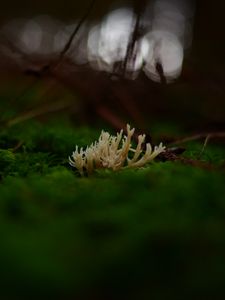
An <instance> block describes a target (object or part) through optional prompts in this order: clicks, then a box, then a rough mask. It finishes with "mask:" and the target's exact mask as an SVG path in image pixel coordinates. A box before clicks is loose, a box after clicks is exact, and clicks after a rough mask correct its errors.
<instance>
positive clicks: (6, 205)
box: [0, 121, 225, 299]
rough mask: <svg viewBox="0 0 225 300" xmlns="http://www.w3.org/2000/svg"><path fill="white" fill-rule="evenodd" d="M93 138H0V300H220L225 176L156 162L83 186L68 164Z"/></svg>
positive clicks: (32, 133)
mask: <svg viewBox="0 0 225 300" xmlns="http://www.w3.org/2000/svg"><path fill="white" fill-rule="evenodd" d="M99 131H100V130H99ZM98 135H99V132H98V131H97V130H94V129H87V128H86V129H85V128H74V127H73V126H72V125H71V124H70V123H68V122H66V121H57V122H52V123H48V124H41V123H35V122H28V123H26V124H23V125H20V126H16V127H12V128H10V129H5V130H2V131H1V132H0V176H1V182H0V231H1V247H0V265H1V269H0V277H1V280H0V295H1V296H2V297H1V299H25V298H28V299H34V298H38V299H44V298H47V297H50V298H51V297H54V298H60V299H71V298H70V297H71V296H72V297H73V298H74V297H75V299H125V298H129V299H150V298H153V299H168V298H173V299H223V298H220V295H222V294H223V293H225V285H224V283H225V254H224V253H225V234H224V233H225V222H224V220H225V184H224V182H225V181H224V177H225V176H224V172H223V171H206V170H202V169H200V168H194V167H191V166H185V165H182V164H180V163H174V162H166V163H162V162H156V163H154V164H151V165H149V166H148V167H146V168H144V169H140V170H129V171H128V170H126V171H121V172H117V173H113V172H111V171H98V172H96V174H95V175H93V176H92V177H90V178H80V177H79V176H78V174H77V173H76V172H75V171H74V170H72V169H71V168H70V167H69V165H68V156H69V155H70V154H71V152H72V151H73V150H74V147H75V145H76V144H78V145H79V146H85V145H88V144H90V143H91V142H92V141H94V140H95V139H96V137H98ZM201 147H202V145H201V144H198V143H195V144H193V145H190V147H189V148H188V150H187V152H186V154H185V155H186V156H187V157H191V158H193V157H195V156H196V155H198V154H199V151H200V150H201ZM224 154H225V151H224V148H222V147H219V146H217V147H212V146H211V147H207V148H206V150H205V152H204V155H203V158H202V159H203V160H205V161H210V162H212V163H214V164H216V165H221V164H223V163H224V157H225V156H224ZM76 297H77V298H76Z"/></svg>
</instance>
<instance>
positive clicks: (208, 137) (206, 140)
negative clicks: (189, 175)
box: [198, 135, 211, 159]
mask: <svg viewBox="0 0 225 300" xmlns="http://www.w3.org/2000/svg"><path fill="white" fill-rule="evenodd" d="M210 138H211V135H207V137H206V138H205V141H204V144H203V147H202V150H201V152H200V153H199V155H198V159H200V158H201V157H202V154H203V153H204V151H205V148H206V147H207V145H208V142H209V140H210Z"/></svg>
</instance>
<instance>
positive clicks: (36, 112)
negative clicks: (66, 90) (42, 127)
mask: <svg viewBox="0 0 225 300" xmlns="http://www.w3.org/2000/svg"><path fill="white" fill-rule="evenodd" d="M69 106H71V101H67V102H65V100H63V101H59V102H58V103H50V104H48V105H45V106H42V107H40V108H36V109H32V110H30V111H28V112H25V113H23V114H21V115H19V116H17V117H15V118H13V119H11V120H9V121H7V122H6V123H5V126H6V127H11V126H13V125H16V124H18V123H21V122H24V121H27V120H30V119H33V118H36V117H39V116H41V115H44V114H46V113H51V112H56V111H60V110H63V109H65V108H67V107H69Z"/></svg>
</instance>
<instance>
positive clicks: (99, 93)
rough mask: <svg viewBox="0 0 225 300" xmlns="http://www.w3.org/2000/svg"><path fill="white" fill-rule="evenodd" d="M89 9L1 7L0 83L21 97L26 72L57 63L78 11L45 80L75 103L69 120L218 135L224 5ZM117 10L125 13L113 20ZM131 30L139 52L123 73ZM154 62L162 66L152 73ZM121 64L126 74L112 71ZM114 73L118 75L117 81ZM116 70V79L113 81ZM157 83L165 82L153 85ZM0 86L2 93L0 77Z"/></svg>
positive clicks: (186, 0)
mask: <svg viewBox="0 0 225 300" xmlns="http://www.w3.org/2000/svg"><path fill="white" fill-rule="evenodd" d="M90 3H91V1H82V3H80V1H65V2H63V3H62V2H60V1H51V0H48V1H45V3H40V1H32V2H30V1H23V0H22V1H20V2H14V1H13V2H10V1H8V2H5V3H4V4H2V9H1V12H0V26H1V28H2V29H1V52H0V53H1V54H0V64H1V70H0V74H1V77H2V78H4V80H6V74H7V76H9V77H10V78H11V77H13V76H14V77H15V76H16V77H15V78H16V79H15V78H14V80H16V82H17V84H18V82H20V83H21V86H23V88H21V92H23V91H24V88H26V86H28V87H29V83H27V81H28V82H30V80H31V79H28V77H29V76H27V74H28V75H31V77H32V76H33V75H35V74H34V73H35V72H37V71H38V72H39V71H40V70H41V69H42V68H43V67H46V66H48V65H49V63H50V62H51V61H54V60H57V55H59V54H60V51H62V49H63V45H65V43H66V42H67V41H68V39H69V37H70V35H71V34H72V32H73V30H74V28H76V26H77V24H78V23H79V20H80V19H81V18H82V16H84V15H85V14H86V13H87V17H86V18H85V22H84V23H83V24H82V26H81V28H80V30H79V31H78V33H77V34H76V35H75V38H74V40H73V43H72V45H71V49H69V51H68V52H67V53H66V55H65V58H68V59H69V61H67V62H66V59H64V61H63V63H60V65H59V66H58V67H57V68H55V73H54V72H53V73H54V74H51V75H52V77H54V80H56V81H57V84H56V85H57V86H63V88H66V90H67V91H69V93H72V94H74V95H79V96H78V98H79V99H82V101H80V102H81V103H80V104H79V105H78V104H76V105H77V106H76V109H75V110H77V111H78V115H79V116H81V114H83V115H85V116H87V118H86V117H84V118H83V119H82V120H83V121H84V119H85V121H84V122H90V123H93V121H94V122H95V120H98V117H99V116H100V117H101V118H103V119H105V121H107V122H108V123H110V125H113V126H114V127H117V128H119V127H121V126H123V124H122V123H126V122H128V121H129V120H131V121H132V122H133V123H134V124H137V126H138V127H140V128H144V127H146V125H145V123H146V121H145V120H146V118H147V119H148V120H149V119H151V120H152V123H154V120H157V121H161V120H168V121H175V122H182V124H183V125H184V127H185V128H187V129H188V130H193V131H194V130H195V129H196V131H197V130H202V129H203V128H208V129H223V128H224V127H225V122H224V120H225V119H224V118H225V103H224V96H225V91H224V78H225V68H224V67H225V59H224V53H225V43H224V28H225V26H224V25H225V24H224V23H225V22H224V18H223V12H224V8H225V4H224V1H222V0H221V1H216V2H215V3H212V2H211V1H200V0H199V1H196V2H195V1H191V0H183V1H176V0H170V1H169V0H167V1H165V0H164V1H163V0H161V1H160V0H157V1H142V2H140V1H135V0H133V1H103V0H98V1H96V2H95V3H94V4H93V7H92V8H91V9H90V8H89V6H90ZM120 8H122V9H124V10H125V11H122V12H121V11H119V12H118V10H119V9H120ZM116 9H117V11H116ZM132 9H134V13H135V15H138V14H140V20H138V21H137V19H135V17H134V16H135V15H132V14H133V11H132ZM88 10H90V11H89V12H88ZM115 12H116V13H115ZM113 13H114V15H113ZM121 20H122V21H121ZM123 20H127V21H123ZM174 20H175V21H174ZM120 22H121V23H120ZM129 22H130V23H129ZM132 22H133V23H132ZM138 22H139V23H138ZM137 23H138V24H137ZM115 24H117V25H115ZM116 26H117V27H116ZM120 26H122V27H121V28H122V29H121V28H120ZM135 26H137V27H138V26H139V32H136V34H137V36H136V37H135V38H136V39H137V40H138V42H139V44H138V43H137V45H136V44H134V45H133V49H134V51H133V57H134V56H135V55H136V57H135V60H134V61H133V63H134V66H133V67H132V66H131V65H130V64H131V63H130V62H126V59H127V58H126V54H127V52H126V51H127V49H128V45H129V41H130V40H132V38H133V32H135V28H136V27H135ZM182 26H183V27H182ZM127 28H131V29H129V30H130V31H128V29H127ZM174 28H175V29H174ZM126 30H127V31H126ZM165 31H168V32H169V34H168V33H166V35H165ZM43 32H44V34H43ZM99 32H100V33H99ZM118 32H119V33H118ZM121 32H122V33H121ZM148 32H149V33H148ZM171 33H172V34H171ZM42 34H43V35H42ZM110 34H111V35H110ZM138 34H139V35H140V36H141V37H144V38H143V39H142V38H141V39H140V37H139V36H138ZM41 36H42V37H41ZM126 36H127V41H126V42H124V39H125V40H126ZM41 39H42V40H41ZM110 39H111V40H110ZM40 40H41V42H40ZM96 41H97V42H96ZM121 41H123V42H121ZM146 41H147V42H146ZM96 43H98V44H97V46H96ZM110 43H111V44H110ZM160 43H161V44H160ZM131 44H132V43H131ZM77 45H79V46H77ZM99 45H100V46H99ZM109 45H110V46H109ZM117 45H120V46H117ZM107 47H108V48H107ZM110 47H111V48H110ZM131 47H132V45H131ZM96 49H97V50H96ZM70 50H71V51H70ZM118 51H120V53H119V52H118ZM135 51H136V52H137V53H136V54H135V53H134V52H135ZM20 52H21V53H20ZM69 52H70V53H69ZM128 52H129V51H128ZM118 53H119V54H118ZM140 53H141V54H140ZM139 54H140V55H139ZM157 55H158V56H157ZM37 56H38V57H37ZM131 56H132V55H131ZM1 57H2V59H1ZM118 57H119V58H120V59H118ZM116 59H117V60H118V61H120V66H119V67H118V66H117V63H115V60H116ZM132 59H133V58H131V60H132ZM157 59H159V63H161V65H162V70H161V71H162V72H163V73H162V74H161V75H160V70H159V69H157V68H156V64H157V63H158V61H157ZM71 60H72V61H71ZM128 60H129V59H128ZM160 60H161V61H160ZM121 61H125V65H126V66H125V65H124V63H123V62H122V68H121ZM143 62H144V67H143ZM158 67H160V66H158ZM123 68H125V69H126V71H127V74H122V73H124V72H123V71H122V73H121V69H123ZM129 68H130V69H129ZM132 68H133V69H132ZM118 69H119V70H120V71H119V73H120V75H121V74H122V75H124V76H122V77H123V78H122V77H121V76H119V79H118V78H116V80H115V77H114V73H115V71H116V75H118ZM109 73H110V76H109ZM128 73H129V74H128ZM24 74H26V75H24ZM36 75H37V74H36ZM39 75H40V74H39ZM48 75H49V74H48ZM48 77H50V76H48ZM7 78H8V77H7ZM163 78H164V79H165V80H166V83H170V84H163ZM47 80H49V78H48V79H47ZM43 82H45V83H46V79H45V80H44V81H43ZM45 83H43V84H44V85H45ZM0 86H1V90H2V91H3V92H4V93H6V91H5V90H4V87H5V86H6V84H5V83H4V84H3V79H2V80H1V85H0ZM3 86H4V87H3ZM109 91H111V92H109ZM18 93H19V91H18ZM109 94H110V96H109ZM13 96H14V95H13ZM52 98H54V96H52ZM76 98H77V97H76ZM45 101H46V100H45ZM135 111H136V113H135ZM120 114H121V115H120ZM115 115H117V116H116V117H118V118H116V117H115ZM90 116H95V117H94V118H93V117H90ZM77 119H79V117H78V118H77ZM94 119H95V120H94ZM82 120H80V122H82ZM87 120H88V121H87Z"/></svg>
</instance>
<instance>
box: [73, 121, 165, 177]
mask: <svg viewBox="0 0 225 300" xmlns="http://www.w3.org/2000/svg"><path fill="white" fill-rule="evenodd" d="M134 131H135V129H134V128H133V129H131V128H130V125H127V136H126V135H124V136H123V130H121V131H120V133H117V135H116V136H111V135H110V134H109V133H108V132H105V131H102V132H101V135H100V137H99V139H98V141H97V142H95V143H94V144H91V145H90V146H89V147H87V148H86V150H83V148H81V149H80V151H79V149H78V146H76V149H75V151H74V152H73V153H72V156H71V157H69V163H70V165H71V166H72V167H75V168H76V169H77V170H78V171H79V173H80V174H81V176H84V174H85V173H87V174H88V175H90V174H91V173H92V172H93V171H94V169H99V168H108V169H112V170H114V171H116V170H119V169H121V168H140V167H143V166H144V165H145V164H147V163H149V162H150V161H152V160H153V159H154V158H155V157H156V156H158V155H159V154H160V153H162V152H164V151H165V147H164V146H163V145H162V143H160V145H159V146H155V147H154V150H152V146H151V144H150V143H147V144H146V151H145V152H144V153H143V150H142V145H143V143H144V141H145V135H139V136H138V145H137V147H136V149H133V148H132V145H131V139H132V136H133V134H134ZM130 152H133V153H134V154H133V157H132V158H131V159H129V154H130ZM141 154H143V155H142V156H141Z"/></svg>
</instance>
